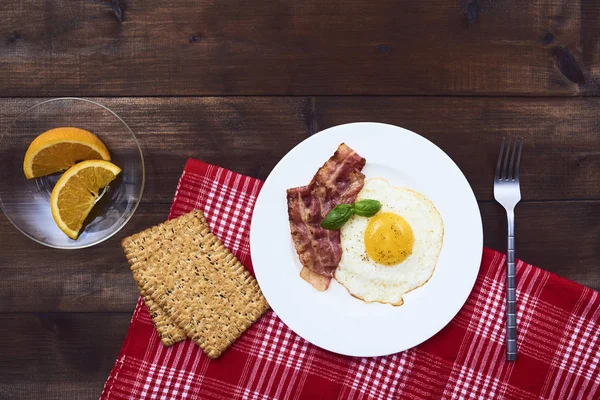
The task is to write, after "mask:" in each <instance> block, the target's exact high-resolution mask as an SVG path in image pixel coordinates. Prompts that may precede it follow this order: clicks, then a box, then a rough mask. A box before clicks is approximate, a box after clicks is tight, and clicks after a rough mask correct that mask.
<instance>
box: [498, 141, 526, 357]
mask: <svg viewBox="0 0 600 400" xmlns="http://www.w3.org/2000/svg"><path fill="white" fill-rule="evenodd" d="M504 142H505V140H504V139H502V146H501V147H500V154H499V155H498V163H497V165H496V177H495V178H494V198H495V199H496V201H497V202H498V203H500V204H502V206H503V207H504V209H505V210H506V219H507V222H508V224H507V225H508V245H507V253H508V268H507V270H506V359H507V360H508V361H514V360H516V359H517V307H516V301H517V299H516V287H517V286H516V282H515V206H516V205H517V203H518V202H519V201H520V200H521V188H520V186H519V164H520V162H521V150H522V149H523V141H522V140H521V139H516V140H514V143H513V141H512V140H511V139H510V138H509V139H508V144H507V145H506V146H504Z"/></svg>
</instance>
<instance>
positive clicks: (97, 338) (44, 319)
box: [0, 313, 131, 400]
mask: <svg viewBox="0 0 600 400" xmlns="http://www.w3.org/2000/svg"><path fill="white" fill-rule="evenodd" d="M130 319H131V313H126V314H114V313H104V314H80V313H36V314H12V315H6V314H4V315H1V314H0V347H1V350H0V377H1V380H0V398H1V399H23V400H28V399H31V400H38V399H44V400H55V399H56V400H59V399H60V400H76V399H77V400H79V399H97V398H98V397H99V396H100V392H101V391H102V387H103V385H104V382H105V380H106V377H107V376H108V374H109V372H110V369H111V368H112V366H113V364H114V362H115V359H116V358H117V355H118V354H119V345H120V343H122V341H123V339H124V338H125V334H126V332H127V327H128V326H129V321H130Z"/></svg>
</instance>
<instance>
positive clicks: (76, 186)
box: [50, 160, 121, 239]
mask: <svg viewBox="0 0 600 400" xmlns="http://www.w3.org/2000/svg"><path fill="white" fill-rule="evenodd" d="M120 172H121V168H119V167H117V166H116V165H115V164H113V163H111V162H109V161H104V160H89V161H82V162H80V163H78V164H75V165H74V166H72V167H71V168H69V169H68V170H67V171H66V172H65V173H64V174H63V175H62V176H61V177H60V179H59V180H58V182H56V186H54V189H53V190H52V194H51V195H50V208H51V209H52V217H54V221H55V222H56V224H57V225H58V227H59V228H60V229H61V230H62V231H63V232H64V233H65V234H66V235H67V236H69V237H70V238H71V239H77V237H78V236H79V233H80V232H81V228H82V227H83V222H84V221H85V219H86V218H87V216H88V214H89V213H90V211H92V208H93V207H94V204H96V201H97V200H98V198H99V197H100V192H101V190H102V188H104V187H106V186H108V184H109V183H110V182H112V181H113V180H114V179H115V178H116V177H117V175H119V173H120Z"/></svg>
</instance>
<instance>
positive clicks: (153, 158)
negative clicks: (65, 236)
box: [0, 97, 600, 203]
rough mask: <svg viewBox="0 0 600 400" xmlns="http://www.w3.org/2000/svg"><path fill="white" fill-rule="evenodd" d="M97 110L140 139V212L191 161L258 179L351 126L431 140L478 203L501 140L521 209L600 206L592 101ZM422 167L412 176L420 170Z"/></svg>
mask: <svg viewBox="0 0 600 400" xmlns="http://www.w3.org/2000/svg"><path fill="white" fill-rule="evenodd" d="M96 100H98V101H100V102H101V103H103V104H105V105H107V106H108V107H110V108H112V109H113V110H114V111H116V112H117V113H118V114H119V115H121V117H122V118H123V119H124V120H125V121H126V122H127V123H128V124H129V125H130V126H131V128H132V129H133V130H134V132H136V134H137V135H138V137H139V139H140V143H141V146H142V149H143V152H144V156H145V159H146V172H147V179H146V183H147V186H146V190H145V194H144V197H143V201H144V202H146V203H170V202H171V200H172V196H173V193H174V192H175V188H176V185H177V179H178V177H179V174H180V173H181V171H182V169H183V166H184V164H185V161H186V160H187V158H189V157H195V158H198V159H201V160H204V161H206V162H209V163H213V164H217V165H221V166H223V167H226V168H230V169H232V170H234V171H236V172H240V173H243V174H246V175H250V176H254V177H257V178H260V179H265V178H266V177H267V175H268V174H269V172H270V171H271V170H272V168H273V167H274V166H275V165H276V163H277V162H278V161H279V160H280V159H281V158H282V157H283V156H284V155H285V154H286V153H287V152H288V151H289V150H291V149H292V148H293V147H294V146H295V145H296V144H298V143H299V142H301V141H302V140H304V139H305V138H307V137H308V136H310V135H312V134H314V133H316V132H318V131H320V130H322V129H325V128H328V127H331V126H334V125H338V124H343V123H348V122H353V121H378V122H385V123H391V124H395V125H399V126H403V127H405V128H407V129H410V130H413V131H415V132H417V133H419V134H421V135H423V136H425V137H426V138H428V139H430V140H431V141H433V142H434V143H435V144H437V145H438V146H440V147H441V148H442V149H443V150H444V151H446V152H447V153H448V154H449V155H450V157H452V158H453V159H454V160H455V162H456V163H457V164H458V166H459V167H460V168H461V169H462V171H463V172H464V173H465V175H466V177H467V178H468V179H469V182H470V183H471V185H472V186H473V189H474V191H475V194H476V196H477V198H478V199H479V200H493V187H492V182H493V174H494V168H495V163H496V159H497V156H498V151H499V146H500V142H501V139H502V137H504V136H513V137H523V138H524V141H525V147H524V150H523V151H524V153H523V160H522V171H521V173H522V189H521V190H522V194H523V199H524V200H571V199H600V177H599V174H600V172H599V171H600V119H599V118H598V115H600V99H598V98H590V97H586V98H576V99H570V98H552V99H547V98H481V97H478V98H438V97H208V98H166V99H164V98H101V99H96ZM39 101H40V99H10V100H5V101H3V102H2V104H1V105H0V116H1V117H2V119H1V120H0V122H2V125H3V126H6V125H7V124H8V123H9V122H10V121H11V120H12V119H13V118H14V117H15V116H16V115H18V114H19V113H20V112H22V111H23V110H25V109H26V108H27V107H29V106H31V105H33V104H35V103H37V102H39ZM83 128H85V127H83ZM98 134H99V135H101V134H102V132H98ZM365 134H368V132H367V133H365ZM384 145H385V143H382V146H384ZM10 151H22V152H25V149H11V150H10ZM0 158H1V155H0ZM426 161H427V160H424V164H423V165H422V166H419V168H427V162H426Z"/></svg>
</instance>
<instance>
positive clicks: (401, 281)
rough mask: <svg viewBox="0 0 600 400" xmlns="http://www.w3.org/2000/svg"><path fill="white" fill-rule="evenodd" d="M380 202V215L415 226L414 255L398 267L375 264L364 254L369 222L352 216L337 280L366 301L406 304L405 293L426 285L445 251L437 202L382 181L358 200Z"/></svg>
mask: <svg viewBox="0 0 600 400" xmlns="http://www.w3.org/2000/svg"><path fill="white" fill-rule="evenodd" d="M362 199H373V200H379V201H380V202H381V204H382V207H381V211H380V212H392V213H395V214H398V215H400V216H401V217H403V218H404V219H405V220H406V222H408V224H409V225H410V226H411V228H412V231H413V235H414V238H415V242H414V246H413V251H412V254H410V255H409V256H408V257H407V258H406V259H405V260H404V261H402V262H401V263H399V264H396V265H392V266H387V265H382V264H378V263H376V262H375V261H374V260H372V259H371V258H370V257H369V256H368V255H367V252H366V249H365V243H364V235H365V229H366V227H367V224H368V222H369V219H368V218H365V217H360V216H353V217H352V218H351V219H350V220H349V221H348V222H347V223H346V224H345V225H344V226H343V227H342V228H341V242H342V259H341V261H340V264H339V265H338V268H337V269H336V272H335V279H336V280H337V281H338V282H339V283H340V284H342V285H343V286H344V287H345V288H346V289H347V290H348V292H349V293H350V294H351V295H352V296H354V297H357V298H359V299H361V300H364V301H366V302H379V303H387V304H392V305H396V306H399V305H402V304H403V303H404V301H403V296H404V294H406V293H408V292H410V291H411V290H414V289H416V288H418V287H420V286H422V285H424V284H425V283H426V282H427V281H428V280H429V278H431V276H432V275H433V272H434V270H435V267H436V264H437V259H438V256H439V254H440V251H441V249H442V244H443V237H444V223H443V220H442V217H441V215H440V213H439V212H438V211H437V209H436V208H435V207H434V205H433V203H432V202H431V201H430V200H429V199H427V198H426V197H425V196H423V195H422V194H420V193H418V192H415V191H413V190H410V189H407V188H402V187H394V186H391V185H390V184H389V183H388V181H386V180H385V179H382V178H373V179H369V180H367V181H366V182H365V185H364V187H363V189H362V190H361V192H360V193H359V194H358V197H357V199H356V200H357V201H358V200H362Z"/></svg>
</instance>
